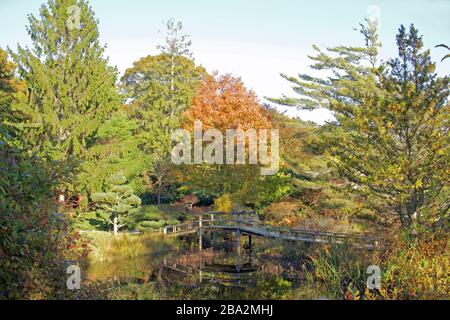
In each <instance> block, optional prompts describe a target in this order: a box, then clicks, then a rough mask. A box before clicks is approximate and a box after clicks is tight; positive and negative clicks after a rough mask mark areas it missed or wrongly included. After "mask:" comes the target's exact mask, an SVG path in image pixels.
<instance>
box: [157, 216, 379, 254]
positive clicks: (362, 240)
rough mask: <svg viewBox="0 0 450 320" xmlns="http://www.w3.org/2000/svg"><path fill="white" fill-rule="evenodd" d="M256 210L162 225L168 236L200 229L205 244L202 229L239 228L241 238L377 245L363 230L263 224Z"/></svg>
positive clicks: (194, 231)
mask: <svg viewBox="0 0 450 320" xmlns="http://www.w3.org/2000/svg"><path fill="white" fill-rule="evenodd" d="M256 217H257V216H256V213H255V212H232V213H225V212H211V213H208V214H203V215H199V216H198V219H197V220H194V221H189V222H185V223H182V224H179V225H174V226H168V227H165V228H163V233H164V235H166V236H182V235H187V234H192V233H199V235H200V239H199V246H200V248H201V246H202V240H201V236H202V232H203V231H220V230H223V231H231V232H236V233H237V235H238V237H237V238H238V241H239V238H240V235H241V234H244V235H249V236H250V239H251V236H252V235H254V236H258V237H264V238H272V239H281V240H288V241H298V242H311V243H325V244H349V245H352V246H355V247H360V248H368V249H373V248H375V247H376V246H377V245H378V243H377V241H376V240H375V239H373V238H371V237H369V236H367V235H364V234H345V233H331V232H319V231H311V230H302V229H293V228H288V227H275V226H271V225H268V224H264V223H262V222H261V221H259V219H257V218H256Z"/></svg>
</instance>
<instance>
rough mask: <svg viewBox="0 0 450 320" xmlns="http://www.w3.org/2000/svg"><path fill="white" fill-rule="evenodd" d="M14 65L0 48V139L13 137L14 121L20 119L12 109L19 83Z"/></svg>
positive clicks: (4, 139)
mask: <svg viewBox="0 0 450 320" xmlns="http://www.w3.org/2000/svg"><path fill="white" fill-rule="evenodd" d="M15 70H16V66H15V65H14V63H12V62H11V61H9V60H8V53H7V52H6V51H4V50H2V49H1V48H0V115H1V117H0V141H7V140H11V139H12V138H13V135H14V133H15V131H16V130H15V129H14V123H16V122H18V121H20V120H19V114H18V113H17V112H16V111H14V108H13V104H15V103H17V96H16V95H17V93H18V91H20V84H19V81H18V79H16V77H15V75H14V72H15Z"/></svg>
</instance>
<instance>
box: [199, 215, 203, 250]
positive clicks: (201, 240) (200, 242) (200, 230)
mask: <svg viewBox="0 0 450 320" xmlns="http://www.w3.org/2000/svg"><path fill="white" fill-rule="evenodd" d="M202 226H203V224H202V216H201V215H200V216H199V221H198V249H199V250H200V252H201V251H202V249H203V230H202Z"/></svg>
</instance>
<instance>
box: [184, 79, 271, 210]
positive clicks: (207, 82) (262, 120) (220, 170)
mask: <svg viewBox="0 0 450 320" xmlns="http://www.w3.org/2000/svg"><path fill="white" fill-rule="evenodd" d="M195 121H200V122H201V123H202V127H203V130H208V129H217V130H219V131H221V132H222V133H225V132H226V130H227V129H242V130H248V129H255V130H258V129H269V128H272V120H271V115H270V113H269V112H267V110H265V109H264V107H263V106H262V105H261V104H260V103H259V101H258V98H257V96H256V94H255V93H254V92H252V91H251V90H248V89H247V88H246V87H245V86H244V83H243V82H242V80H241V79H240V78H237V77H233V76H232V75H229V74H226V75H222V76H219V75H218V74H217V73H215V74H213V75H212V76H208V77H206V78H205V79H204V80H203V81H202V83H201V84H200V87H199V89H198V91H197V94H196V95H195V96H194V97H193V99H192V102H191V106H190V108H189V110H188V111H186V112H185V114H184V119H183V126H184V128H185V129H188V130H190V131H192V129H193V127H194V122H195ZM259 170H260V168H259V167H258V166H256V165H248V164H247V165H207V164H203V165H195V166H190V165H188V166H185V167H184V168H183V170H180V176H179V177H180V179H181V180H182V181H183V183H184V184H185V186H186V189H187V190H186V191H187V192H196V191H199V192H201V193H203V195H206V196H208V197H211V198H218V197H220V196H222V195H223V194H227V193H230V194H231V195H232V196H233V201H234V202H235V203H236V204H238V205H250V206H254V205H255V204H256V202H257V199H256V195H257V192H256V189H255V186H262V183H261V181H260V180H264V178H263V177H261V176H260V172H259Z"/></svg>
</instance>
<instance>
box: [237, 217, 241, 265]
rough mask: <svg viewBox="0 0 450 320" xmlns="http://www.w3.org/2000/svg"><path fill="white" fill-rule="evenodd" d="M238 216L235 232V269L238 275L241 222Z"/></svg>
mask: <svg viewBox="0 0 450 320" xmlns="http://www.w3.org/2000/svg"><path fill="white" fill-rule="evenodd" d="M240 218H241V217H240V214H238V215H237V231H236V244H237V263H236V269H237V271H238V273H239V272H240V271H241V220H240Z"/></svg>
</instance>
